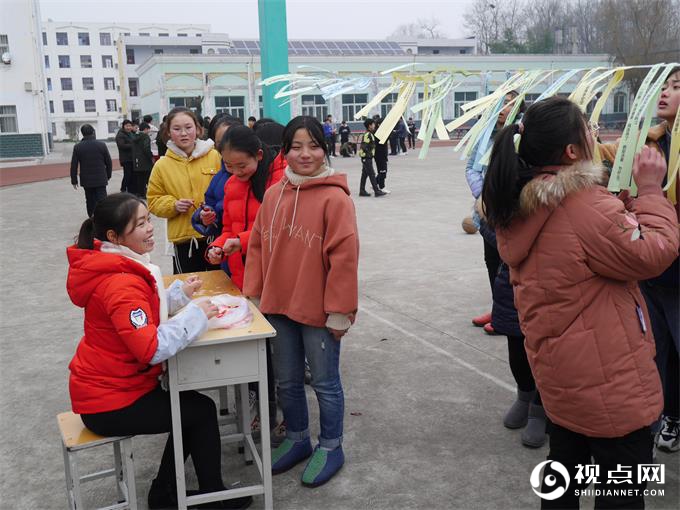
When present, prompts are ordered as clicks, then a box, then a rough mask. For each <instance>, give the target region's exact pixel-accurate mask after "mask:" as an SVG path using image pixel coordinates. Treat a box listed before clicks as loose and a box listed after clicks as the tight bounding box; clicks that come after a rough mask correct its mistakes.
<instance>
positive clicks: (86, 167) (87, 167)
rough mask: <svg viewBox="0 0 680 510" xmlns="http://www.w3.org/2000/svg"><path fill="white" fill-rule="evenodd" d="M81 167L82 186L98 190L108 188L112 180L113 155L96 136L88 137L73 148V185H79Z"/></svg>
mask: <svg viewBox="0 0 680 510" xmlns="http://www.w3.org/2000/svg"><path fill="white" fill-rule="evenodd" d="M78 165H80V186H81V187H83V188H98V187H101V186H106V185H107V184H108V182H109V179H110V178H111V155H110V154H109V149H108V148H107V147H106V144H105V143H104V142H100V141H98V140H97V139H96V138H95V137H94V135H90V136H86V137H85V138H83V139H82V141H80V142H78V143H77V144H76V145H75V146H74V147H73V155H72V156H71V184H73V185H77V184H78Z"/></svg>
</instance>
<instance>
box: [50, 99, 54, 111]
mask: <svg viewBox="0 0 680 510" xmlns="http://www.w3.org/2000/svg"><path fill="white" fill-rule="evenodd" d="M50 113H54V101H50Z"/></svg>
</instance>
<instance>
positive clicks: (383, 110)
mask: <svg viewBox="0 0 680 510" xmlns="http://www.w3.org/2000/svg"><path fill="white" fill-rule="evenodd" d="M398 95H399V94H397V93H396V92H395V93H392V94H387V95H386V96H385V97H384V98H383V100H382V101H381V102H380V116H381V117H382V118H383V119H384V118H385V117H387V114H388V113H389V111H390V110H391V109H392V107H393V106H394V103H396V102H397V96H398ZM345 120H354V119H345Z"/></svg>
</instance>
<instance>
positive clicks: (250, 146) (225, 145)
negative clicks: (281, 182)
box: [220, 126, 275, 203]
mask: <svg viewBox="0 0 680 510" xmlns="http://www.w3.org/2000/svg"><path fill="white" fill-rule="evenodd" d="M220 149H221V150H222V151H224V150H233V151H237V152H244V153H246V154H248V155H249V156H252V157H254V158H256V157H257V155H258V152H259V151H260V150H261V151H262V159H261V160H260V161H259V162H258V163H257V170H256V171H255V173H254V174H253V175H252V177H251V178H250V185H251V187H252V189H253V195H255V198H256V199H257V201H258V202H260V203H261V202H262V200H263V199H264V192H265V191H266V187H267V181H268V180H269V177H270V167H271V164H272V162H273V161H274V157H275V153H274V151H273V150H272V149H271V148H270V147H269V146H268V145H266V144H264V143H263V142H262V140H260V139H259V138H258V136H257V135H256V134H255V131H253V130H252V129H250V128H249V127H247V126H233V127H231V128H229V129H228V130H227V131H226V132H225V133H224V135H223V136H222V140H221V142H220Z"/></svg>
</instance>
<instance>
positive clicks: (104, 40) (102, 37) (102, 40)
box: [99, 32, 111, 46]
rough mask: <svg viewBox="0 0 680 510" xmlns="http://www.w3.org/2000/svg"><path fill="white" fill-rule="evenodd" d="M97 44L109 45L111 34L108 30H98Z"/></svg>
mask: <svg viewBox="0 0 680 510" xmlns="http://www.w3.org/2000/svg"><path fill="white" fill-rule="evenodd" d="M99 44H100V46H111V34H109V33H108V32H100V33H99Z"/></svg>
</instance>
